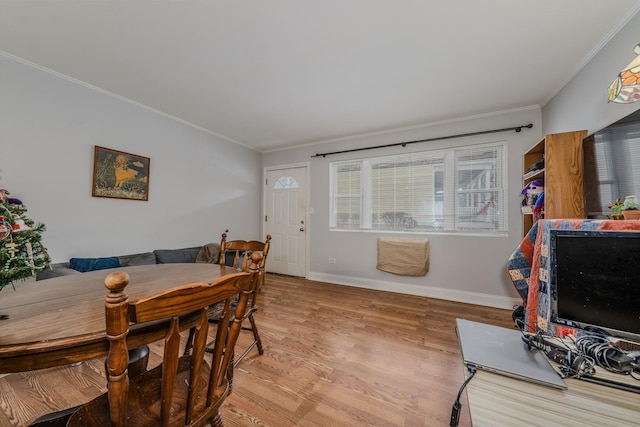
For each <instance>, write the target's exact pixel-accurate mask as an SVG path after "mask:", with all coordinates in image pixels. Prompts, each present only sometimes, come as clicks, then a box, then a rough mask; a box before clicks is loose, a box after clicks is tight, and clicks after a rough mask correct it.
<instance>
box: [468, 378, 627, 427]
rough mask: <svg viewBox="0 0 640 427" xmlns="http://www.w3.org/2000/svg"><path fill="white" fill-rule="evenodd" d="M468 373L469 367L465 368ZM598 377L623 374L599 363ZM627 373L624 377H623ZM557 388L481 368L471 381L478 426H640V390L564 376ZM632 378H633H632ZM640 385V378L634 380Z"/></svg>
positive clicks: (470, 394) (471, 401)
mask: <svg viewBox="0 0 640 427" xmlns="http://www.w3.org/2000/svg"><path fill="white" fill-rule="evenodd" d="M465 372H467V370H466V368H465ZM596 372H597V375H598V376H599V377H605V378H608V379H612V380H615V381H621V380H622V379H624V378H625V377H624V376H621V375H617V374H612V373H609V372H606V371H605V370H604V369H603V368H599V367H596ZM620 377H622V379H621V378H620ZM564 381H565V383H566V384H567V387H568V389H567V390H556V389H553V388H550V387H545V386H541V385H537V384H533V383H529V382H526V381H523V380H518V379H514V378H510V377H506V376H504V375H498V374H494V373H491V372H486V371H482V370H478V371H477V372H476V375H475V376H474V377H473V379H471V381H470V382H469V384H468V385H467V400H468V402H469V412H470V414H471V422H472V425H473V427H502V426H504V427H512V426H528V427H531V426H540V427H553V426H562V427H573V426H576V427H578V426H579V427H587V426H592V427H614V426H615V427H624V426H633V427H637V426H638V425H640V394H637V393H633V392H629V391H623V390H618V389H615V388H611V387H607V386H603V385H599V384H593V383H589V382H586V381H582V380H577V379H565V380H564ZM631 381H633V380H631ZM629 383H630V384H635V385H640V381H633V382H629Z"/></svg>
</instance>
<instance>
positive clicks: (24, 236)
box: [0, 202, 51, 289]
mask: <svg viewBox="0 0 640 427" xmlns="http://www.w3.org/2000/svg"><path fill="white" fill-rule="evenodd" d="M26 211H27V208H26V207H25V206H24V205H22V204H13V203H8V202H0V217H2V225H4V227H5V230H6V228H8V229H10V230H11V232H10V233H9V235H7V236H6V237H4V239H2V240H0V289H2V288H4V287H5V286H8V285H12V286H13V284H14V283H16V282H18V281H21V280H26V279H29V278H31V277H33V276H34V275H35V274H36V273H38V272H40V271H42V270H44V269H45V268H47V267H48V266H49V264H50V262H51V259H50V258H49V254H48V253H47V249H46V248H45V247H44V246H43V245H42V233H43V232H44V231H45V226H44V224H39V223H38V224H36V223H34V222H33V221H32V220H31V219H29V218H28V217H27V216H26V215H25V213H26ZM4 234H6V232H5V233H4Z"/></svg>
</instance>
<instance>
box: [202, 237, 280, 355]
mask: <svg viewBox="0 0 640 427" xmlns="http://www.w3.org/2000/svg"><path fill="white" fill-rule="evenodd" d="M270 245H271V235H270V234H267V239H266V240H265V241H264V242H259V241H257V240H251V241H246V240H229V241H227V233H222V240H221V241H220V264H224V265H228V266H231V267H233V268H236V269H239V270H241V271H248V269H249V264H250V259H251V258H250V257H251V256H252V254H254V253H260V254H261V255H262V261H261V262H260V264H259V265H258V279H257V280H256V281H255V284H256V286H255V288H254V289H251V291H250V295H249V302H248V304H247V309H246V312H245V314H244V316H243V320H244V319H249V324H250V327H246V326H243V327H242V329H243V330H247V331H251V332H252V333H253V342H252V343H251V345H249V347H247V348H246V349H245V350H244V352H243V353H242V354H241V355H240V357H236V358H235V360H234V362H233V366H234V367H235V366H238V363H240V362H241V361H242V360H243V359H244V358H245V357H246V356H247V354H249V352H250V351H251V350H252V349H253V348H254V347H257V348H258V354H264V350H263V349H262V340H261V339H260V334H259V333H258V326H257V325H256V320H255V318H254V316H253V313H255V312H256V311H257V310H258V306H257V305H256V296H257V293H258V291H259V290H260V288H261V286H262V284H263V283H264V273H265V266H266V262H267V255H268V254H269V247H270ZM217 311H218V310H215V309H213V310H211V312H210V316H209V321H210V322H212V323H217V322H218V319H219V313H217Z"/></svg>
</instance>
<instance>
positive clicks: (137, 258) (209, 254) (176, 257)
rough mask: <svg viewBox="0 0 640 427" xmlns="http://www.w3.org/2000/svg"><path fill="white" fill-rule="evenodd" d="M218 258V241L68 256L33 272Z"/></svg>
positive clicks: (75, 271) (43, 275)
mask: <svg viewBox="0 0 640 427" xmlns="http://www.w3.org/2000/svg"><path fill="white" fill-rule="evenodd" d="M219 259H220V244H218V243H207V244H205V245H203V246H194V247H190V248H181V249H156V250H154V251H152V252H142V253H137V254H131V255H116V256H109V257H99V258H71V259H70V260H69V261H68V262H61V263H56V264H51V266H50V268H47V269H45V270H43V271H41V272H40V273H38V275H37V276H36V280H45V279H51V278H54V277H60V276H67V275H70V274H80V273H84V272H87V271H95V270H103V269H106V268H117V267H131V266H135V265H149V264H171V263H191V262H201V263H212V264H218V262H219Z"/></svg>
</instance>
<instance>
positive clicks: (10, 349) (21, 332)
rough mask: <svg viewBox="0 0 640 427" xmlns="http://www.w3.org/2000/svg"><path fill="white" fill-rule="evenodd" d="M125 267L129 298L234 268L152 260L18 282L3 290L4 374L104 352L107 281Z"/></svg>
mask: <svg viewBox="0 0 640 427" xmlns="http://www.w3.org/2000/svg"><path fill="white" fill-rule="evenodd" d="M114 271H125V272H126V273H127V274H129V277H130V281H129V285H128V286H127V287H126V291H127V293H128V294H129V300H136V299H138V298H140V297H143V296H148V295H151V294H153V293H156V292H160V291H163V290H166V289H169V288H172V287H174V286H179V285H183V284H188V283H195V282H205V283H208V282H211V281H213V280H215V279H217V278H219V277H221V276H224V275H227V274H232V273H236V272H237V271H236V270H233V269H232V268H229V267H225V266H221V265H218V264H200V263H191V264H154V265H142V266H135V267H120V268H114V269H109V270H99V271H92V272H87V273H82V274H73V275H68V276H62V277H57V278H53V279H47V280H41V281H36V282H28V283H17V284H16V285H15V291H14V290H13V289H11V288H5V289H4V290H3V291H2V292H0V313H2V314H8V315H9V318H8V319H3V320H0V373H7V372H21V371H27V370H33V369H41V368H48V367H52V366H60V365H64V364H69V363H74V362H78V361H81V360H88V359H92V358H96V357H100V356H103V355H106V353H107V351H108V346H109V344H108V341H107V338H106V331H105V317H104V316H105V309H104V306H105V298H106V296H107V293H108V290H107V288H106V287H105V286H104V280H105V278H106V277H107V275H108V274H109V273H112V272H114ZM148 332H149V331H147V334H146V335H144V333H143V332H140V334H138V335H136V334H132V336H131V337H130V345H132V346H133V345H141V344H144V343H148V342H151V341H150V340H152V339H153V337H154V336H153V334H150V333H148Z"/></svg>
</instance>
